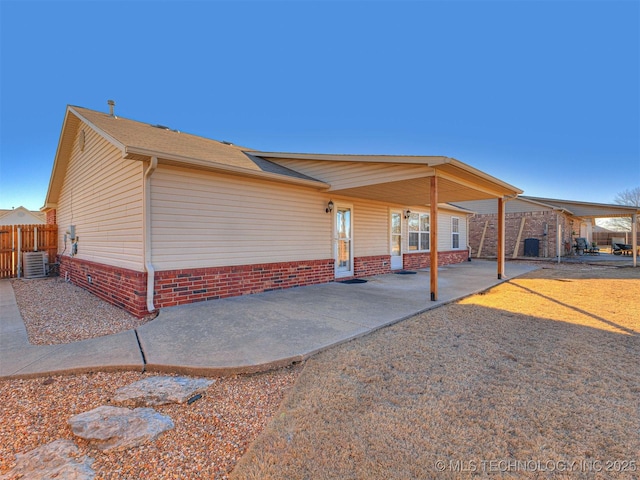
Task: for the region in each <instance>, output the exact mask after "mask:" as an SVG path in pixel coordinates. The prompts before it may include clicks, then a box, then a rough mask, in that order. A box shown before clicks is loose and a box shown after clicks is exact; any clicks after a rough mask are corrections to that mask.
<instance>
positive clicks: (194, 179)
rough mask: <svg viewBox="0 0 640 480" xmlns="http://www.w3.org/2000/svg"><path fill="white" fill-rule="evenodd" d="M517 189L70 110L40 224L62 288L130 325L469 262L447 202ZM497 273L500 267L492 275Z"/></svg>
mask: <svg viewBox="0 0 640 480" xmlns="http://www.w3.org/2000/svg"><path fill="white" fill-rule="evenodd" d="M519 193H522V192H521V190H519V189H517V188H516V187H513V186H511V185H509V184H507V183H505V182H503V181H501V180H498V179H496V178H495V177H492V176H490V175H488V174H486V173H484V172H481V171H479V170H477V169H474V168H473V167H471V166H469V165H466V164H464V163H462V162H460V161H458V160H456V159H452V158H447V157H435V156H395V155H331V154H305V153H302V154H301V153H279V152H278V153H274V152H259V151H255V150H250V149H247V148H242V147H238V146H235V145H232V144H229V143H227V142H218V141H215V140H211V139H207V138H202V137H197V136H195V135H190V134H187V133H183V132H179V131H177V130H172V129H169V128H167V127H163V126H161V125H149V124H145V123H141V122H137V121H133V120H129V119H126V118H121V117H117V116H116V115H114V114H113V112H111V113H109V114H107V113H100V112H96V111H92V110H88V109H85V108H81V107H74V106H69V107H67V111H66V114H65V119H64V123H63V127H62V133H61V136H60V140H59V144H58V149H57V152H56V157H55V161H54V166H53V171H52V174H51V180H50V183H49V190H48V192H47V197H46V200H45V205H44V207H43V209H42V210H43V211H44V212H45V213H46V215H47V219H49V220H53V219H57V222H58V225H59V229H58V231H59V243H58V244H59V258H60V272H61V275H64V276H66V277H67V278H69V279H70V280H71V281H73V282H74V283H76V284H78V285H80V286H82V287H84V288H86V289H88V290H89V291H91V292H93V293H95V294H96V295H98V296H100V297H101V298H104V299H105V300H107V301H109V302H111V303H114V304H116V305H119V306H121V307H123V308H125V309H127V310H129V311H130V312H132V313H134V314H135V315H144V314H145V313H147V312H148V311H152V310H154V309H157V308H160V307H166V306H171V305H177V304H183V303H189V302H196V301H201V300H210V299H216V298H223V297H229V296H235V295H244V294H250V293H256V292H263V291H267V290H273V289H281V288H288V287H294V286H300V285H309V284H315V283H324V282H331V281H334V280H343V279H347V278H350V277H360V276H366V275H373V274H380V273H389V272H392V271H394V270H399V269H403V268H419V267H426V266H428V267H431V268H430V272H431V273H430V275H431V284H430V289H431V298H432V299H435V298H436V297H437V270H438V269H437V268H433V267H434V266H435V267H437V265H442V264H444V263H455V262H462V261H465V260H467V258H468V246H467V245H468V241H467V217H468V211H466V210H464V209H461V208H458V207H455V206H453V205H451V202H453V201H462V200H478V199H491V198H498V199H500V201H502V199H503V198H505V197H510V196H515V195H517V194H519ZM502 267H503V262H501V261H499V262H498V271H499V273H498V275H500V271H501V270H500V269H501V268H502Z"/></svg>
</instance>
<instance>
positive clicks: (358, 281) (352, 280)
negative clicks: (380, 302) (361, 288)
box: [340, 278, 367, 284]
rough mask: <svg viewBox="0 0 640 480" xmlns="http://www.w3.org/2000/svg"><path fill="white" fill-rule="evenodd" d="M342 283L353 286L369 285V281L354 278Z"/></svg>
mask: <svg viewBox="0 0 640 480" xmlns="http://www.w3.org/2000/svg"><path fill="white" fill-rule="evenodd" d="M340 283H346V284H352V283H367V280H363V279H361V278H352V279H351V280H343V281H341V282H340Z"/></svg>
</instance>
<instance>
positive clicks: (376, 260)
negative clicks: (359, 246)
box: [353, 255, 391, 277]
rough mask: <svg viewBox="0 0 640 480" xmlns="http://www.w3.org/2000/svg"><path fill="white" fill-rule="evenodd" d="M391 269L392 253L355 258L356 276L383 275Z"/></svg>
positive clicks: (354, 268) (354, 272) (354, 271)
mask: <svg viewBox="0 0 640 480" xmlns="http://www.w3.org/2000/svg"><path fill="white" fill-rule="evenodd" d="M390 271H391V255H375V256H370V257H356V258H354V259H353V274H354V276H356V277H367V276H369V275H381V274H384V273H389V272H390Z"/></svg>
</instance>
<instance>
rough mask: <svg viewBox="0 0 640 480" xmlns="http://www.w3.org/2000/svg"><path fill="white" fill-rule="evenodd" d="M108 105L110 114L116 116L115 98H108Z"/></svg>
mask: <svg viewBox="0 0 640 480" xmlns="http://www.w3.org/2000/svg"><path fill="white" fill-rule="evenodd" d="M107 105H109V115H110V116H112V117H115V115H114V114H113V107H114V106H115V105H116V102H114V101H113V100H107Z"/></svg>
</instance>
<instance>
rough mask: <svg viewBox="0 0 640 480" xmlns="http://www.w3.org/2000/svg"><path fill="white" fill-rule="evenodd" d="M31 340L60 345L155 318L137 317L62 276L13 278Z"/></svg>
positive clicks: (122, 329) (105, 333)
mask: <svg viewBox="0 0 640 480" xmlns="http://www.w3.org/2000/svg"><path fill="white" fill-rule="evenodd" d="M11 285H12V286H13V291H14V292H15V296H16V301H17V302H18V307H19V308H20V313H21V314H22V319H23V320H24V324H25V326H26V327H27V335H28V337H29V343H32V344H34V345H56V344H60V343H71V342H77V341H79V340H85V339H87V338H94V337H100V336H102V335H111V334H113V333H119V332H123V331H125V330H130V329H133V328H138V327H139V326H141V325H143V324H145V323H146V322H148V321H149V320H151V319H153V318H155V315H149V316H146V317H144V318H136V317H134V316H133V315H131V314H130V313H128V312H126V311H125V310H122V309H120V308H118V307H115V306H113V305H111V304H109V303H107V302H105V301H103V300H101V299H99V298H98V297H96V296H95V295H93V294H91V293H89V292H87V291H86V290H83V289H82V288H80V287H77V286H75V285H73V284H71V283H68V282H65V281H64V279H62V278H44V279H33V280H12V281H11Z"/></svg>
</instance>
